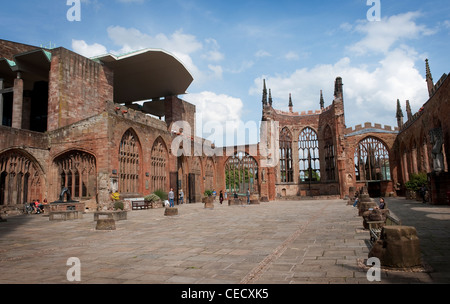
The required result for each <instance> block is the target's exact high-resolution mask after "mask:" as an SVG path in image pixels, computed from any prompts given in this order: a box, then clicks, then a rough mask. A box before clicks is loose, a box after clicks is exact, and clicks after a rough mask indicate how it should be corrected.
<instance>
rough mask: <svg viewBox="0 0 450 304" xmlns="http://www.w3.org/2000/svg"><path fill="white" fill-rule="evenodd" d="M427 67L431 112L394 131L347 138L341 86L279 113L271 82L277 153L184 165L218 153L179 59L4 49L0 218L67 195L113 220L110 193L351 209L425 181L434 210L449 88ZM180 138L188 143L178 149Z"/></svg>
mask: <svg viewBox="0 0 450 304" xmlns="http://www.w3.org/2000/svg"><path fill="white" fill-rule="evenodd" d="M426 67H427V69H426V70H427V73H426V83H424V85H427V87H428V92H429V99H428V100H424V101H423V102H424V104H423V107H422V108H421V109H420V110H419V111H418V112H416V113H412V111H411V108H410V106H409V102H406V116H404V114H403V110H402V107H401V102H400V101H398V105H397V113H393V116H394V115H396V117H397V122H398V125H397V126H396V127H390V126H381V125H380V124H376V123H369V122H367V123H364V124H362V125H358V126H355V127H347V126H346V124H345V113H344V102H345V98H344V95H345V94H344V86H343V80H342V79H341V78H340V77H337V78H336V81H335V84H334V87H335V90H334V99H333V100H332V102H331V103H330V104H329V105H326V104H325V101H324V99H323V96H322V95H321V96H320V99H319V105H318V106H319V109H318V110H315V111H304V112H300V113H298V112H294V111H293V101H292V97H291V96H290V97H289V100H288V102H289V111H287V112H285V111H280V110H277V109H274V108H273V106H272V97H271V91H270V89H269V91H267V88H266V83H265V81H264V83H263V94H262V96H263V97H262V121H263V122H267V123H268V125H270V126H276V127H275V128H272V127H271V128H261V130H260V132H261V135H264V136H266V137H265V138H268V139H270V140H267V141H265V142H261V143H259V144H257V145H250V146H249V145H247V146H242V147H224V148H223V150H224V151H225V150H227V149H228V150H227V151H230V150H231V151H232V153H231V155H230V153H225V152H224V153H216V154H214V155H210V154H205V153H202V154H200V155H197V154H195V153H194V154H190V155H185V154H181V155H179V154H178V153H175V151H173V150H174V149H175V150H178V148H180V147H181V146H183V145H185V148H186V146H191V148H195V147H196V145H205V144H207V145H209V146H212V145H211V144H210V143H208V142H207V141H205V140H204V139H202V138H199V137H197V136H195V134H194V133H193V132H194V131H195V106H194V105H192V104H190V103H188V102H186V101H184V100H182V99H181V98H179V97H178V96H179V95H183V94H185V93H186V90H187V89H188V87H189V86H190V84H191V83H192V81H193V77H192V76H191V74H190V73H189V71H188V70H187V69H186V68H185V66H184V65H183V63H182V62H180V61H179V60H177V59H176V58H175V57H173V56H172V55H171V54H169V53H167V52H165V51H162V50H153V49H146V50H141V51H138V52H134V53H129V54H125V55H122V56H114V55H104V56H99V57H96V58H85V57H83V56H81V55H79V54H76V53H74V52H72V51H70V50H67V49H65V48H62V47H58V48H53V49H46V48H42V47H36V46H31V45H26V44H21V43H16V42H12V41H6V40H0V117H1V126H0V211H1V212H13V211H14V210H19V209H20V210H21V209H22V207H23V204H24V203H25V202H31V201H32V200H35V199H39V200H40V201H44V199H46V200H48V201H49V202H52V201H55V200H57V199H58V198H59V195H60V193H61V189H62V188H67V189H68V190H69V191H70V193H71V196H72V198H73V199H76V200H77V201H81V202H83V203H84V204H85V206H86V208H87V210H89V211H95V210H98V209H102V208H105V206H106V205H107V204H108V203H109V202H110V201H111V198H110V195H111V193H112V192H116V191H117V192H119V193H120V195H121V197H123V198H127V197H142V196H145V195H147V194H150V193H152V192H153V191H155V190H159V189H161V190H164V191H166V192H168V191H169V189H170V188H174V189H175V191H179V190H181V189H183V192H184V194H185V200H186V201H187V202H188V203H195V202H201V198H202V196H203V193H204V191H205V190H207V189H215V190H216V191H219V190H220V189H222V190H226V191H227V192H228V193H233V192H235V191H236V192H237V193H239V194H244V193H246V192H247V190H250V192H251V194H252V197H253V198H254V199H259V200H261V201H271V200H275V199H277V198H283V197H290V198H292V199H301V198H303V197H311V196H313V197H314V196H326V197H339V198H344V197H346V196H351V195H353V193H354V192H355V191H357V190H359V189H360V188H361V187H363V186H367V188H368V190H369V193H370V194H371V195H372V196H380V195H383V196H389V195H404V194H405V183H406V182H407V181H408V180H409V179H410V176H411V175H412V174H414V173H419V172H423V173H426V174H427V176H428V186H429V188H430V190H431V203H433V204H446V203H448V201H447V192H449V191H450V178H449V173H448V163H447V160H448V156H449V145H450V143H449V141H450V137H449V129H450V128H449V124H450V121H449V119H448V114H449V113H450V109H449V104H450V102H449V96H450V88H449V85H450V79H449V77H447V75H446V74H444V75H443V76H442V77H441V78H440V79H439V80H438V81H437V82H436V83H435V82H434V81H433V78H432V76H431V72H430V68H429V64H428V61H427V62H426ZM330 85H332V84H330ZM397 98H398V97H396V96H393V102H395V101H396V99H397ZM181 121H182V122H185V123H186V125H189V126H190V130H189V129H184V130H183V129H182V128H179V124H178V123H179V122H181ZM274 123H275V124H274ZM180 136H182V137H183V138H184V139H187V140H183V141H182V142H181V143H180V144H179V143H178V142H176V144H175V145H174V141H177V140H179V137H180ZM253 148H254V149H253ZM215 149H216V151H217V148H215ZM192 150H194V149H192ZM251 151H257V152H256V153H252V152H251ZM261 151H270V152H269V153H262V152H261ZM271 159H276V160H277V161H276V162H275V163H274V164H273V165H267V164H268V163H270V162H269V161H270V160H271Z"/></svg>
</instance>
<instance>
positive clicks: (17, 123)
mask: <svg viewBox="0 0 450 304" xmlns="http://www.w3.org/2000/svg"><path fill="white" fill-rule="evenodd" d="M22 108H23V79H22V78H21V75H20V72H18V73H17V78H16V79H14V97H13V109H12V124H11V127H13V128H16V129H21V128H22Z"/></svg>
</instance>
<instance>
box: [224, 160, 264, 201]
mask: <svg viewBox="0 0 450 304" xmlns="http://www.w3.org/2000/svg"><path fill="white" fill-rule="evenodd" d="M225 178H226V189H227V192H228V193H233V192H235V191H236V193H241V194H244V193H247V190H248V189H250V192H251V193H255V192H258V183H257V179H258V163H257V162H256V160H255V159H254V158H253V157H251V156H250V155H248V154H247V153H244V152H238V153H236V154H235V155H234V156H232V157H230V158H228V160H227V162H226V164H225Z"/></svg>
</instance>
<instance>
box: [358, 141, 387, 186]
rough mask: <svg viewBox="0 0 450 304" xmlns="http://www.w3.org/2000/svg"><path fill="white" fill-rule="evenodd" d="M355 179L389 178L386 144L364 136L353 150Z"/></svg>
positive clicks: (374, 179) (376, 179)
mask: <svg viewBox="0 0 450 304" xmlns="http://www.w3.org/2000/svg"><path fill="white" fill-rule="evenodd" d="M354 162H355V176H356V180H367V181H379V180H390V179H391V171H390V165H389V152H388V150H387V148H386V146H385V145H384V144H383V143H382V142H381V141H380V140H378V139H376V138H375V137H366V138H365V139H363V140H362V141H360V142H359V144H358V146H357V147H356V150H355V156H354Z"/></svg>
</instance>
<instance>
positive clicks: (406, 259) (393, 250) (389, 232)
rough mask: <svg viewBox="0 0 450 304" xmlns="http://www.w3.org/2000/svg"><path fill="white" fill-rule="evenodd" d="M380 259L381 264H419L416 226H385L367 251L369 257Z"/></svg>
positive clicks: (401, 265) (407, 265) (409, 265)
mask: <svg viewBox="0 0 450 304" xmlns="http://www.w3.org/2000/svg"><path fill="white" fill-rule="evenodd" d="M371 257H376V258H379V259H380V262H381V265H382V266H387V267H392V268H410V267H416V266H421V265H422V261H421V253H420V246H419V238H418V237H417V232H416V228H414V227H410V226H385V227H383V229H382V230H381V235H380V239H378V240H377V241H376V242H375V244H374V245H373V247H372V249H371V250H370V252H369V258H371Z"/></svg>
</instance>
